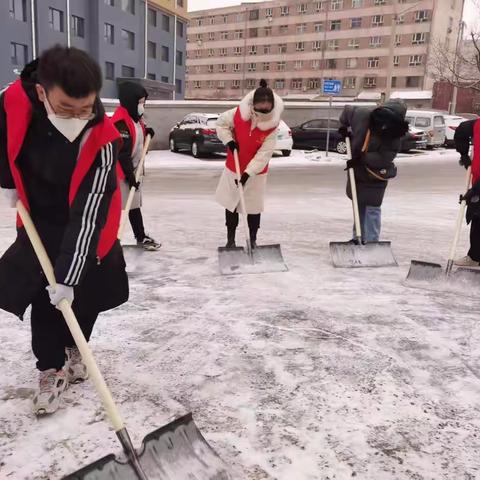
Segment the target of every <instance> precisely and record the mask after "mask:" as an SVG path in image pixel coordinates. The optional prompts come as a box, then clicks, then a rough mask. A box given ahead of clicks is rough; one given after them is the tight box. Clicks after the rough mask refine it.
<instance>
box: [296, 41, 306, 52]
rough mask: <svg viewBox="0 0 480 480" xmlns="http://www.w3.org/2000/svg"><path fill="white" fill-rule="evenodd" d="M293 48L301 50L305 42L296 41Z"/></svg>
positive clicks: (303, 48)
mask: <svg viewBox="0 0 480 480" xmlns="http://www.w3.org/2000/svg"><path fill="white" fill-rule="evenodd" d="M295 50H296V51H297V52H303V51H304V50H305V42H297V43H296V44H295Z"/></svg>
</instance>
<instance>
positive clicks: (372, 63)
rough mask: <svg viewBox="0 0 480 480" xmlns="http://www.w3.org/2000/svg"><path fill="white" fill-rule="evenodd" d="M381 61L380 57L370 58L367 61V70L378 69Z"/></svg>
mask: <svg viewBox="0 0 480 480" xmlns="http://www.w3.org/2000/svg"><path fill="white" fill-rule="evenodd" d="M379 63H380V59H379V58H378V57H370V58H369V59H368V60H367V68H378V65H379Z"/></svg>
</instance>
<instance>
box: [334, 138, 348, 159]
mask: <svg viewBox="0 0 480 480" xmlns="http://www.w3.org/2000/svg"><path fill="white" fill-rule="evenodd" d="M335 150H336V151H337V153H341V154H342V155H345V154H346V153H347V142H345V141H343V140H340V141H339V142H338V143H337V145H336V147H335Z"/></svg>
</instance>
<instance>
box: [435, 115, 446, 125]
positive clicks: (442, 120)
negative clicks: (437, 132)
mask: <svg viewBox="0 0 480 480" xmlns="http://www.w3.org/2000/svg"><path fill="white" fill-rule="evenodd" d="M444 125H445V117H443V116H440V115H439V116H438V117H437V116H435V117H433V126H434V127H443V126H444Z"/></svg>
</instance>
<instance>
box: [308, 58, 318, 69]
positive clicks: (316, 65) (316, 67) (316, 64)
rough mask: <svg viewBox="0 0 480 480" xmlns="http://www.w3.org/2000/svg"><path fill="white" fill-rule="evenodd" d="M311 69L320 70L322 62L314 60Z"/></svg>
mask: <svg viewBox="0 0 480 480" xmlns="http://www.w3.org/2000/svg"><path fill="white" fill-rule="evenodd" d="M310 67H311V68H312V70H318V69H319V68H320V60H318V59H316V60H312V62H311V64H310Z"/></svg>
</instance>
